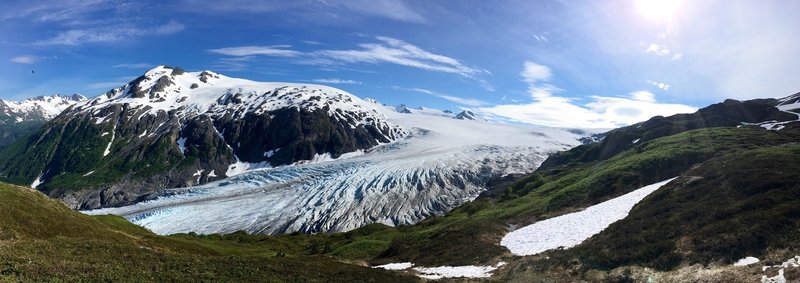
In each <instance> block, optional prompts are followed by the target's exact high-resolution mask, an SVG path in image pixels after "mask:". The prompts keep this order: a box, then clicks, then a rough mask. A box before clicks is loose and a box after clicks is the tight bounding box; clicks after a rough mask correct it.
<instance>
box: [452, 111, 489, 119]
mask: <svg viewBox="0 0 800 283" xmlns="http://www.w3.org/2000/svg"><path fill="white" fill-rule="evenodd" d="M453 119H459V120H476V121H486V119H484V118H482V117H480V116H478V114H475V112H472V111H469V110H464V111H461V113H458V114H457V115H456V116H455V117H453Z"/></svg>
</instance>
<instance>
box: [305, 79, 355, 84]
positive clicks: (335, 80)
mask: <svg viewBox="0 0 800 283" xmlns="http://www.w3.org/2000/svg"><path fill="white" fill-rule="evenodd" d="M313 81H314V82H317V83H323V84H349V85H360V84H361V82H359V81H354V80H342V79H315V80H313Z"/></svg>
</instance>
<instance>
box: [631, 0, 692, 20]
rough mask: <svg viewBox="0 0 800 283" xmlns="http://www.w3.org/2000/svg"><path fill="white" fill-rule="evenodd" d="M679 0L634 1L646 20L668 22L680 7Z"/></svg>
mask: <svg viewBox="0 0 800 283" xmlns="http://www.w3.org/2000/svg"><path fill="white" fill-rule="evenodd" d="M680 4H681V0H636V7H637V8H639V12H640V13H641V14H642V15H643V16H644V17H646V18H648V19H650V20H653V21H659V22H663V21H669V20H671V19H672V16H673V15H674V14H675V12H676V11H677V10H678V7H680Z"/></svg>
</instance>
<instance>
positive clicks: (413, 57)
mask: <svg viewBox="0 0 800 283" xmlns="http://www.w3.org/2000/svg"><path fill="white" fill-rule="evenodd" d="M377 39H378V40H379V41H380V43H364V44H359V47H361V49H354V50H322V51H318V52H317V54H318V55H320V56H323V57H327V58H331V59H334V60H337V61H344V62H350V63H392V64H397V65H403V66H408V67H413V68H418V69H423V70H428V71H437V72H445V73H453V74H458V75H461V76H464V77H468V78H474V77H475V76H477V75H482V74H489V72H488V71H486V70H483V69H480V68H476V67H470V66H466V65H464V64H463V63H462V62H461V61H459V60H457V59H454V58H451V57H448V56H444V55H439V54H435V53H431V52H428V51H425V50H423V49H422V48H419V47H417V46H415V45H412V44H409V43H407V42H405V41H402V40H399V39H395V38H390V37H382V36H379V37H377Z"/></svg>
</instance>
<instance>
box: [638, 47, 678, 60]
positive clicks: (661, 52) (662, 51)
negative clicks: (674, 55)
mask: <svg viewBox="0 0 800 283" xmlns="http://www.w3.org/2000/svg"><path fill="white" fill-rule="evenodd" d="M644 52H647V53H653V54H655V55H658V56H667V55H669V54H670V51H669V48H667V47H666V46H662V45H658V44H655V43H651V44H650V46H648V47H647V49H646V50H645V51H644ZM681 56H683V55H681ZM678 59H680V56H679V57H678Z"/></svg>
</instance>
